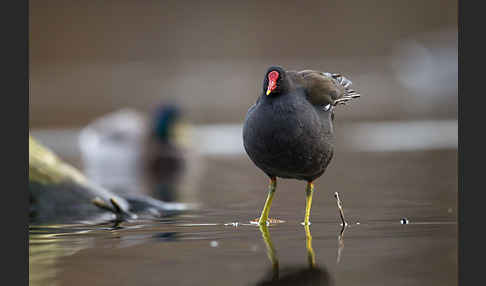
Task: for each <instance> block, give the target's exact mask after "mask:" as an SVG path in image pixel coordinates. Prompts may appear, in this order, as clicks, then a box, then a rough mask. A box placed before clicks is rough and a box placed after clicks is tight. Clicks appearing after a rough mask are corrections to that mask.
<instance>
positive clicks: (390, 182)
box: [29, 149, 457, 286]
mask: <svg viewBox="0 0 486 286" xmlns="http://www.w3.org/2000/svg"><path fill="white" fill-rule="evenodd" d="M456 156H457V152H456V150H454V149H450V150H449V149H447V150H428V151H413V152H341V153H339V152H338V153H337V154H336V156H335V158H334V160H333V162H332V163H331V165H330V167H329V169H328V171H327V172H326V174H325V175H324V176H323V177H321V178H320V179H319V180H317V181H316V183H315V186H316V193H315V195H314V201H313V207H312V213H311V222H312V224H311V226H310V228H309V233H307V235H306V229H305V228H304V226H302V225H301V224H300V223H301V222H302V220H303V214H304V206H305V200H304V198H305V196H304V188H305V184H304V183H303V182H299V181H293V180H279V181H278V187H277V193H276V196H275V199H274V201H273V205H272V210H271V212H270V216H271V217H277V218H280V219H282V220H285V221H286V222H285V223H281V224H275V225H271V226H270V227H269V228H268V232H265V229H260V228H259V227H257V226H255V225H250V224H249V223H248V221H249V220H250V219H253V218H255V217H257V216H258V215H259V212H260V210H261V207H262V206H263V203H264V201H265V196H266V184H267V179H266V178H265V177H264V176H263V174H262V173H261V172H260V171H259V170H257V169H256V168H255V167H254V166H253V165H252V164H251V162H249V160H248V159H247V158H246V157H245V156H240V155H238V156H225V157H217V156H215V157H205V158H204V159H203V160H204V171H203V175H202V179H201V180H200V181H199V182H198V183H197V184H196V185H197V186H198V190H197V195H198V198H199V200H200V203H201V209H199V210H196V211H193V212H190V213H187V214H184V215H179V216H174V217H168V218H164V219H160V220H157V221H131V222H125V223H121V224H119V225H113V224H106V225H97V226H81V225H42V226H39V225H37V226H34V225H32V226H31V227H30V230H29V246H30V256H29V258H30V259H29V276H30V277H29V279H30V284H31V285H137V284H138V285H161V284H171V285H256V284H259V283H260V284H265V283H266V282H269V281H270V280H271V279H272V277H276V275H277V267H276V265H277V262H278V277H279V279H280V280H276V281H274V283H276V284H277V285H278V284H281V285H284V284H285V283H287V284H285V285H428V286H430V285H457V270H456V269H457V207H456V204H457V201H456V197H457V169H456V166H457V164H456V162H457V158H456ZM335 191H338V192H339V194H340V197H341V199H342V201H343V206H344V212H345V216H346V219H347V220H348V222H349V226H348V227H347V228H346V229H345V231H344V233H343V235H342V236H340V230H341V226H340V221H339V215H338V211H337V206H336V202H335V199H334V197H333V193H334V192H335ZM402 218H406V219H407V220H408V221H409V223H408V224H402V223H401V219H402ZM309 234H310V236H309ZM272 248H273V249H274V251H273V252H272V251H271V249H272ZM310 253H313V255H314V259H315V266H314V270H309V269H310V266H311V265H310V262H309V256H308V255H309V254H310ZM311 256H312V255H311ZM272 265H273V266H272ZM316 269H317V270H316ZM289 281H290V282H289ZM296 281H298V282H296ZM304 282H305V283H307V284H305V283H304ZM310 282H315V283H314V284H312V283H310ZM309 283H310V284H309ZM316 283H317V284H316ZM265 285H266V284H265Z"/></svg>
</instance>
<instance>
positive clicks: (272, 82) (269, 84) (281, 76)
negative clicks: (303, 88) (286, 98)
mask: <svg viewBox="0 0 486 286" xmlns="http://www.w3.org/2000/svg"><path fill="white" fill-rule="evenodd" d="M288 85H289V82H288V79H287V76H286V73H285V70H284V69H283V68H281V67H279V66H273V67H270V68H269V69H268V70H267V73H266V74H265V79H264V80H263V93H264V94H266V95H267V96H277V95H279V94H280V93H282V92H285V91H286V90H287V89H288Z"/></svg>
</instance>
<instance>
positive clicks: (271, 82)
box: [267, 80, 277, 95]
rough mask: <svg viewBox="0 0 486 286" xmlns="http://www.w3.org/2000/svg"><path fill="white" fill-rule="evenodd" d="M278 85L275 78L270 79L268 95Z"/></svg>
mask: <svg viewBox="0 0 486 286" xmlns="http://www.w3.org/2000/svg"><path fill="white" fill-rule="evenodd" d="M276 87H277V82H276V81H274V80H269V81H268V87H267V95H269V94H270V93H271V92H272V91H273V90H274V89H275V88H276Z"/></svg>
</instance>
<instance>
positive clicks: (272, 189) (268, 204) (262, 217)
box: [258, 177, 277, 225]
mask: <svg viewBox="0 0 486 286" xmlns="http://www.w3.org/2000/svg"><path fill="white" fill-rule="evenodd" d="M276 189H277V178H276V177H273V178H270V184H269V185H268V195H267V200H266V201H265V206H264V207H263V210H262V214H261V215H260V219H259V220H258V224H259V225H263V224H265V225H266V224H267V221H268V215H269V213H270V207H271V206H272V200H273V195H274V194H275V190H276Z"/></svg>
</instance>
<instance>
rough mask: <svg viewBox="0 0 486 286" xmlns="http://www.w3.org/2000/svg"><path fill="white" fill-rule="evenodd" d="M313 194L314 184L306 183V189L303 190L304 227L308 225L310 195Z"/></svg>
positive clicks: (310, 203)
mask: <svg viewBox="0 0 486 286" xmlns="http://www.w3.org/2000/svg"><path fill="white" fill-rule="evenodd" d="M313 193H314V184H313V183H312V182H307V187H306V189H305V218H304V225H309V224H310V221H309V217H310V210H311V206H312V194H313Z"/></svg>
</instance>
